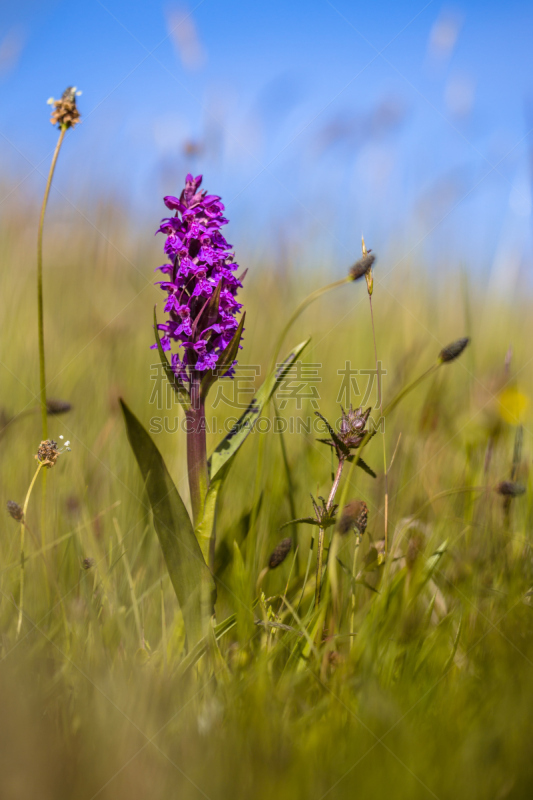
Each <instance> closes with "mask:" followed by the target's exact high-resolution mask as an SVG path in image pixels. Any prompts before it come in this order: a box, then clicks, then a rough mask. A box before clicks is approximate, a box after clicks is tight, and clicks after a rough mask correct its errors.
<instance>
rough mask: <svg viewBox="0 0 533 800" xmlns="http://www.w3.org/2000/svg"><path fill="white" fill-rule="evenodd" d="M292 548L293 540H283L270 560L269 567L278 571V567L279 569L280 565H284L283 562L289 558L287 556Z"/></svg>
mask: <svg viewBox="0 0 533 800" xmlns="http://www.w3.org/2000/svg"><path fill="white" fill-rule="evenodd" d="M291 547H292V539H291V538H290V537H288V538H287V539H282V540H281V542H280V543H279V544H278V546H277V547H276V549H275V550H274V552H273V553H272V554H271V556H270V558H269V559H268V566H269V567H270V569H276V567H279V565H280V564H283V562H284V561H285V559H286V558H287V556H288V555H289V553H290V551H291Z"/></svg>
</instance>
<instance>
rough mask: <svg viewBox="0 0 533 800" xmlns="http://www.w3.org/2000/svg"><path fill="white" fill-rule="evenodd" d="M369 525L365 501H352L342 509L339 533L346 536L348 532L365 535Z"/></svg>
mask: <svg viewBox="0 0 533 800" xmlns="http://www.w3.org/2000/svg"><path fill="white" fill-rule="evenodd" d="M367 523H368V506H367V504H366V503H365V502H364V501H363V500H350V502H349V503H347V504H346V505H345V506H344V508H343V509H342V514H341V518H340V520H339V527H338V531H339V533H340V534H342V535H344V534H346V533H348V531H351V530H354V528H355V529H356V531H355V530H354V533H355V532H357V533H364V532H365V531H366V526H367Z"/></svg>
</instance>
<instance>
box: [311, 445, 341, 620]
mask: <svg viewBox="0 0 533 800" xmlns="http://www.w3.org/2000/svg"><path fill="white" fill-rule="evenodd" d="M343 467H344V458H341V459H339V465H338V467H337V472H336V473H335V478H334V480H333V485H332V487H331V490H330V493H329V497H328V500H327V503H326V510H327V511H329V510H330V509H331V507H332V505H333V501H334V500H335V495H336V494H337V489H338V488H339V483H340V480H341V475H342V469H343ZM323 561H324V528H322V527H319V529H318V546H317V558H316V588H315V608H316V607H317V606H318V604H319V603H320V589H321V583H322V566H323ZM304 585H305V584H304Z"/></svg>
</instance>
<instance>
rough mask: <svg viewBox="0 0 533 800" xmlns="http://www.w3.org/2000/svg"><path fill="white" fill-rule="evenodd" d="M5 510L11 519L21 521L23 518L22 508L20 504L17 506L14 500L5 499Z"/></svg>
mask: <svg viewBox="0 0 533 800" xmlns="http://www.w3.org/2000/svg"><path fill="white" fill-rule="evenodd" d="M7 511H8V514H10V515H11V516H12V517H13V519H16V520H17V522H22V520H23V519H24V511H23V510H22V506H19V504H18V503H15V501H14V500H8V501H7Z"/></svg>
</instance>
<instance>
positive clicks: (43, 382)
mask: <svg viewBox="0 0 533 800" xmlns="http://www.w3.org/2000/svg"><path fill="white" fill-rule="evenodd" d="M66 131H67V128H66V127H64V126H63V127H62V128H61V131H60V133H59V139H58V140H57V144H56V149H55V150H54V155H53V156H52V163H51V164H50V171H49V173H48V179H47V181H46V187H45V190H44V197H43V204H42V206H41V216H40V218H39V229H38V232H37V324H38V329H39V330H38V336H39V383H40V398H41V416H42V423H43V439H48V418H47V411H46V365H45V353H44V318H43V227H44V215H45V212H46V206H47V204H48V196H49V194H50V187H51V186H52V178H53V177H54V171H55V168H56V163H57V157H58V156H59V151H60V149H61V145H62V144H63V139H64V138H65V133H66ZM43 475H46V471H45V472H43Z"/></svg>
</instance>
